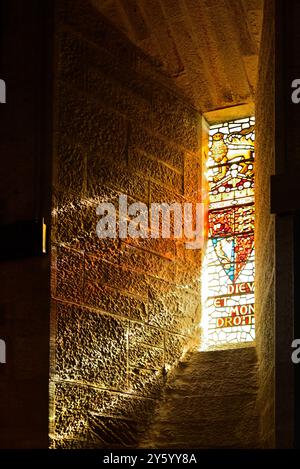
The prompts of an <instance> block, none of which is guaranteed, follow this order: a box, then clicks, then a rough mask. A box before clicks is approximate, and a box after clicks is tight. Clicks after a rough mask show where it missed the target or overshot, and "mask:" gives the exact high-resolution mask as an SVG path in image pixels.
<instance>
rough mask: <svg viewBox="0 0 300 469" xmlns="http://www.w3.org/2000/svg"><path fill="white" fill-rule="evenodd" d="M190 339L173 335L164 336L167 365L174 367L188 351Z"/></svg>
mask: <svg viewBox="0 0 300 469" xmlns="http://www.w3.org/2000/svg"><path fill="white" fill-rule="evenodd" d="M189 346H190V339H189V338H187V337H184V336H180V335H175V334H169V333H167V334H166V338H165V361H166V363H167V364H168V365H174V364H175V363H176V362H177V361H178V360H179V359H180V358H181V357H182V355H183V353H184V352H186V351H187V350H188V349H189Z"/></svg>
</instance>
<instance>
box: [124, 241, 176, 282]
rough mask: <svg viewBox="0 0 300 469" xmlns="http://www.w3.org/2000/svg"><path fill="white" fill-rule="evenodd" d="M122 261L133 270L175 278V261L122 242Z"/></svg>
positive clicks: (160, 276) (167, 278)
mask: <svg viewBox="0 0 300 469" xmlns="http://www.w3.org/2000/svg"><path fill="white" fill-rule="evenodd" d="M120 263H121V265H124V266H125V267H126V268H128V269H130V270H131V271H137V272H138V271H140V272H145V273H147V274H148V275H153V276H155V277H159V278H163V279H165V280H168V281H172V280H174V275H175V270H174V263H173V261H171V260H169V259H165V258H162V257H160V256H158V255H156V254H154V253H151V252H147V251H142V250H140V249H137V248H135V247H133V246H130V245H128V244H125V243H122V246H121V250H120Z"/></svg>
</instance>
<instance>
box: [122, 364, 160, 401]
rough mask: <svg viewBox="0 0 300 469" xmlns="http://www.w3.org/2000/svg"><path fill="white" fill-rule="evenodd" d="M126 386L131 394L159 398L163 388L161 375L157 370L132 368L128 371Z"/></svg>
mask: <svg viewBox="0 0 300 469" xmlns="http://www.w3.org/2000/svg"><path fill="white" fill-rule="evenodd" d="M128 384H129V390H130V392H131V393H133V394H136V395H139V396H145V397H152V398H159V396H160V394H161V391H162V386H163V377H162V373H161V372H160V371H158V370H149V369H144V368H138V367H133V368H130V369H129V373H128Z"/></svg>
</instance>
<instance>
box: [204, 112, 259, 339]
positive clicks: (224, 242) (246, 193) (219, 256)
mask: <svg viewBox="0 0 300 469" xmlns="http://www.w3.org/2000/svg"><path fill="white" fill-rule="evenodd" d="M254 124H255V120H254V118H253V117H249V118H245V119H239V120H235V121H230V122H226V123H223V124H218V125H213V126H211V127H210V132H209V153H208V158H207V180H208V189H209V213H208V229H209V234H208V242H207V248H206V255H205V260H204V268H203V295H202V296H203V324H202V326H203V340H202V342H203V348H214V347H221V346H224V347H225V346H227V345H228V346H229V345H230V344H232V345H236V344H239V343H245V342H252V341H253V340H254V339H255V318H254V138H255V137H254V136H255V130H254Z"/></svg>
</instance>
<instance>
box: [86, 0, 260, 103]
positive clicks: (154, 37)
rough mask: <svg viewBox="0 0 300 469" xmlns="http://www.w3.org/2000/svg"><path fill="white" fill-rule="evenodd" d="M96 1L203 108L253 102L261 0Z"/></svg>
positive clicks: (113, 21) (190, 98)
mask: <svg viewBox="0 0 300 469" xmlns="http://www.w3.org/2000/svg"><path fill="white" fill-rule="evenodd" d="M92 1H93V3H94V4H95V5H96V6H97V8H98V9H99V10H100V11H101V12H102V13H103V14H104V16H106V17H107V18H108V19H109V20H110V21H111V22H112V23H114V25H115V26H116V27H117V28H118V29H120V30H122V31H123V32H124V33H125V34H126V36H127V37H128V38H129V39H130V40H131V41H132V42H133V43H134V44H136V45H137V46H138V47H140V48H141V49H142V50H143V51H144V52H146V53H147V54H148V55H150V56H151V57H153V58H155V59H156V61H157V62H158V63H159V66H160V67H161V68H162V69H163V70H164V72H166V73H167V75H168V76H170V77H171V78H172V79H173V80H174V82H175V83H176V85H177V86H178V87H179V88H180V89H181V90H182V92H183V93H184V94H185V96H187V97H188V98H189V100H190V101H191V102H192V103H193V104H194V105H195V107H196V108H197V109H199V110H200V111H202V112H207V111H211V110H215V109H219V108H224V107H227V106H233V105H238V104H243V103H249V102H253V101H254V96H255V86H256V76H257V64H258V52H259V45H260V32H261V24H262V16H263V13H262V11H263V0H92ZM266 1H268V0H266Z"/></svg>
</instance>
